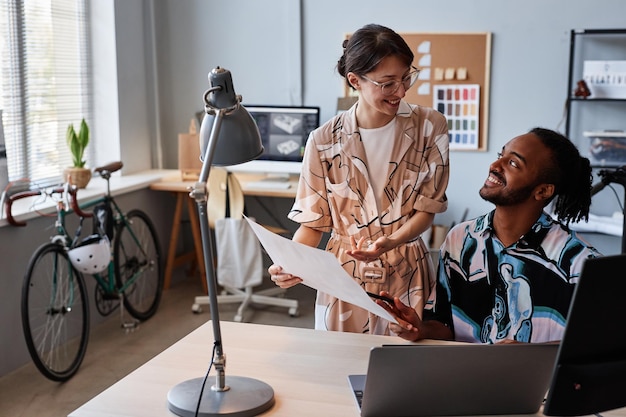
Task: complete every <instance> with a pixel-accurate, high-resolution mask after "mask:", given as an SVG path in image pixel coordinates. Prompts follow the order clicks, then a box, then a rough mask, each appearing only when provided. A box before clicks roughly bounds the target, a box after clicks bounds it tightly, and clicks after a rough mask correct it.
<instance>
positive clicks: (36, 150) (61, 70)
mask: <svg viewBox="0 0 626 417" xmlns="http://www.w3.org/2000/svg"><path fill="white" fill-rule="evenodd" d="M87 3H88V2H87V0H0V57H1V59H2V62H1V65H0V111H1V113H0V115H1V116H2V119H1V121H2V122H3V127H4V137H5V139H4V141H5V146H6V154H7V162H8V172H9V180H16V179H20V178H29V179H30V181H31V182H36V183H38V184H40V185H47V184H51V183H56V182H60V181H61V180H62V172H63V169H64V168H66V167H68V166H70V165H71V156H70V153H69V149H68V147H67V145H66V143H65V132H66V130H67V127H68V125H69V124H70V123H73V124H74V127H75V128H79V126H80V121H81V119H82V118H85V119H86V120H87V122H88V123H89V122H90V121H91V109H92V93H91V91H92V82H91V50H90V42H89V23H88V10H87ZM89 124H90V126H91V123H89ZM0 140H1V138H0ZM92 140H93V137H92ZM0 145H2V144H1V143H0ZM93 148H94V146H91V145H90V146H88V147H87V154H86V155H85V157H86V158H87V163H89V161H90V160H93V158H92V157H91V155H90V154H88V153H89V152H90V149H93Z"/></svg>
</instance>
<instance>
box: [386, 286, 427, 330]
mask: <svg viewBox="0 0 626 417" xmlns="http://www.w3.org/2000/svg"><path fill="white" fill-rule="evenodd" d="M380 295H382V296H385V297H390V298H391V296H390V294H389V293H388V292H387V291H381V292H380ZM376 304H378V305H379V306H381V307H382V308H384V309H385V310H387V311H388V312H389V313H391V314H392V315H393V316H394V317H395V318H396V320H398V324H394V323H391V324H390V325H389V329H390V330H391V331H392V332H394V333H396V334H397V335H398V336H400V337H401V338H403V339H406V340H409V341H411V342H415V341H417V340H420V339H423V338H424V337H423V336H422V335H421V333H422V332H421V331H420V328H421V326H422V324H423V322H422V319H420V317H419V316H418V315H417V313H416V312H415V310H414V309H413V308H411V307H409V306H407V305H405V304H404V303H402V301H400V299H399V298H398V297H394V298H393V305H392V304H389V303H387V302H385V301H381V300H376Z"/></svg>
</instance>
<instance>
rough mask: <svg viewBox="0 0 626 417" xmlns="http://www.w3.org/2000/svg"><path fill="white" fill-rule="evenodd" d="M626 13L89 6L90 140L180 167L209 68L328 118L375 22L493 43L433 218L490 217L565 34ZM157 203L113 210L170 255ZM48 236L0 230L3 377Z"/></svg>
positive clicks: (481, 0) (545, 100)
mask: <svg viewBox="0 0 626 417" xmlns="http://www.w3.org/2000/svg"><path fill="white" fill-rule="evenodd" d="M625 11H626V10H625V5H624V2H623V1H622V0H595V1H588V0H550V1H545V0H529V1H525V2H513V1H509V0H501V1H493V0H472V1H468V0H447V1H432V0H431V1H424V0H394V1H390V2H380V1H373V0H344V1H336V0H300V1H298V0H264V1H259V0H229V1H228V2H224V1H218V0H93V1H92V13H93V15H94V16H93V18H94V35H93V38H94V39H93V40H94V48H95V55H96V56H95V57H94V67H95V73H96V98H95V99H96V109H97V112H96V117H95V125H94V128H93V132H92V133H93V134H94V136H99V138H105V139H103V140H102V141H101V143H103V144H106V145H104V146H103V148H104V150H108V151H110V152H109V153H108V154H106V155H105V156H104V157H103V160H102V161H99V162H101V163H104V162H108V161H109V160H113V159H118V158H119V159H122V160H123V161H124V163H125V169H124V170H125V172H126V173H133V172H138V171H141V170H144V169H147V168H149V167H151V166H152V167H155V168H156V167H161V166H162V167H164V168H176V167H177V135H178V133H179V132H184V131H186V130H187V128H188V125H189V120H190V118H191V116H192V115H193V114H194V113H195V112H196V111H198V110H199V109H201V108H202V105H203V103H202V100H201V97H202V94H203V92H204V91H205V90H206V88H207V87H208V82H207V73H208V71H210V70H211V69H212V68H214V67H216V66H222V67H224V68H227V69H229V70H231V71H232V73H233V79H234V85H235V88H236V90H237V93H239V94H242V95H243V98H244V102H248V103H257V104H262V103H263V104H293V105H300V104H303V105H317V106H320V107H321V109H322V119H323V120H327V119H328V118H330V117H331V116H332V115H333V114H334V113H335V106H336V99H337V97H339V96H341V95H342V94H343V83H342V80H341V79H340V78H339V76H338V75H337V74H336V72H335V64H336V61H337V59H338V58H339V55H340V53H341V41H342V39H343V37H344V35H345V33H347V32H352V31H354V30H356V29H357V28H359V27H360V26H362V25H364V24H366V23H371V22H375V23H381V24H384V25H387V26H389V27H391V28H393V29H395V30H397V31H399V32H492V34H493V45H492V52H491V58H492V59H491V62H492V67H491V96H490V108H489V112H490V114H489V138H488V141H489V148H488V150H487V152H452V153H451V155H450V162H451V167H452V168H451V180H450V186H449V188H448V197H449V200H450V208H449V210H448V212H446V213H443V214H441V215H438V216H437V218H436V221H437V222H439V223H443V224H449V223H451V222H452V221H456V220H458V219H459V218H460V216H461V214H462V212H463V210H464V209H465V208H468V209H469V215H470V216H476V215H478V214H480V213H482V212H484V211H486V210H489V209H490V208H491V206H490V205H489V204H487V203H484V202H483V201H482V200H480V198H479V197H478V193H477V191H478V189H479V188H480V186H481V184H482V183H483V181H484V179H485V177H486V173H487V167H488V164H489V163H490V162H491V161H492V160H493V159H494V157H495V153H496V152H497V151H498V150H499V149H500V148H501V147H502V145H503V144H504V143H505V142H506V141H507V140H509V139H510V138H511V137H513V136H516V135H518V134H520V133H523V132H525V131H527V130H528V129H530V128H532V127H534V126H537V125H540V126H546V127H551V128H555V127H556V126H557V125H558V123H559V121H560V120H561V118H562V116H563V105H564V101H565V96H566V88H567V86H566V83H567V65H568V51H569V31H570V29H574V28H620V27H622V28H623V27H626V19H625V18H624V16H625V15H626V14H625ZM621 59H624V57H622V58H621ZM99 151H101V149H99ZM477 167H478V168H477ZM621 193H622V190H621V189H619V188H618V189H617V194H618V195H620V194H621ZM602 194H603V195H602V196H601V197H602V199H601V198H597V199H596V198H594V204H593V208H592V210H593V211H594V212H595V213H596V214H602V215H606V214H610V213H612V212H614V211H621V208H620V206H619V205H618V204H617V202H616V198H615V197H614V196H612V195H611V193H609V192H604V193H602ZM164 197H165V195H164V193H158V192H151V191H147V190H145V191H140V192H135V193H132V194H129V195H127V196H124V197H122V198H121V199H120V201H121V202H122V203H123V207H124V208H131V207H141V208H145V209H146V210H148V211H149V213H150V215H151V216H153V219H154V221H155V223H156V224H157V227H158V228H159V231H160V235H161V236H162V237H163V239H162V245H163V247H164V249H165V248H166V247H167V241H166V239H167V237H168V236H169V228H170V226H171V214H172V212H173V204H172V201H171V199H166V198H164ZM272 207H274V206H272ZM286 208H288V205H286V206H285V204H284V202H281V203H280V204H278V206H276V210H277V211H285V210H286ZM50 224H51V222H50V220H49V219H36V220H33V221H31V222H30V223H29V225H28V226H27V228H11V227H1V228H0V247H1V248H2V257H1V259H0V271H2V272H1V273H0V274H1V275H0V276H1V279H2V281H3V282H2V285H3V286H2V289H3V290H2V303H0V321H1V323H0V375H3V374H5V373H7V372H9V371H11V370H12V369H15V368H17V367H19V366H21V365H22V364H24V363H27V362H28V361H29V357H28V353H27V352H26V347H25V344H24V341H23V336H22V332H21V328H20V312H19V297H20V290H21V280H22V276H23V274H24V271H25V268H26V265H27V263H28V259H29V257H30V255H31V253H32V252H33V250H34V249H35V247H36V246H37V245H38V244H39V243H40V242H44V241H45V240H46V239H47V237H48V236H49V233H50V231H49V230H48V229H47V227H48V226H49V225H50ZM591 238H592V241H593V243H594V244H597V245H598V246H600V247H601V248H602V250H603V251H604V252H605V253H607V254H608V253H619V250H620V247H619V242H620V239H619V238H605V237H602V236H591ZM93 316H94V320H97V317H96V316H97V313H95V312H94V315H93Z"/></svg>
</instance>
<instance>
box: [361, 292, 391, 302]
mask: <svg viewBox="0 0 626 417" xmlns="http://www.w3.org/2000/svg"><path fill="white" fill-rule="evenodd" d="M365 292H366V293H367V295H369V296H370V297H372V298H375V299H376V300H383V301H384V302H386V303H387V304H391V305H394V304H393V298H391V297H385V296H383V295H378V294H374V293H373V292H369V291H365Z"/></svg>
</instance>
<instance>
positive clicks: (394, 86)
mask: <svg viewBox="0 0 626 417" xmlns="http://www.w3.org/2000/svg"><path fill="white" fill-rule="evenodd" d="M411 68H412V70H411V72H409V73H408V74H407V75H405V76H404V78H402V80H401V81H387V82H385V83H379V82H378V81H374V80H371V79H369V78H367V77H366V76H365V75H361V78H363V79H364V80H367V81H369V82H371V83H372V84H374V85H377V86H379V87H380V91H381V92H382V93H383V95H384V96H390V95H392V94H394V93H395V92H396V91H398V89H399V88H400V85H402V86H403V87H404V90H405V91H406V90H408V89H409V88H411V86H412V85H413V84H415V81H417V76H418V75H419V73H420V70H419V69H418V68H415V67H413V66H412V67H411Z"/></svg>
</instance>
